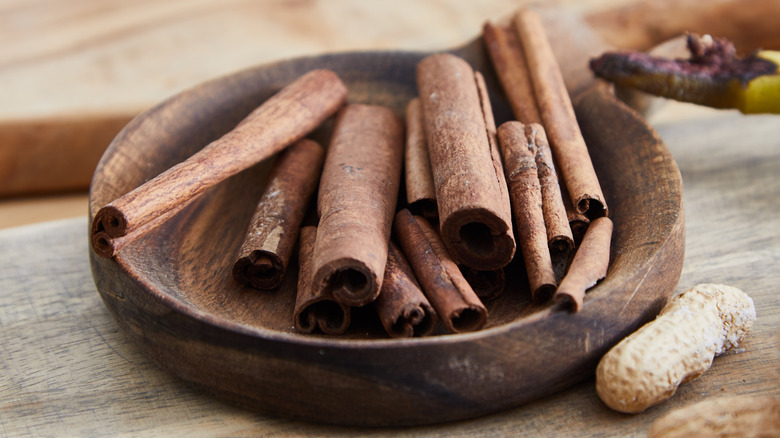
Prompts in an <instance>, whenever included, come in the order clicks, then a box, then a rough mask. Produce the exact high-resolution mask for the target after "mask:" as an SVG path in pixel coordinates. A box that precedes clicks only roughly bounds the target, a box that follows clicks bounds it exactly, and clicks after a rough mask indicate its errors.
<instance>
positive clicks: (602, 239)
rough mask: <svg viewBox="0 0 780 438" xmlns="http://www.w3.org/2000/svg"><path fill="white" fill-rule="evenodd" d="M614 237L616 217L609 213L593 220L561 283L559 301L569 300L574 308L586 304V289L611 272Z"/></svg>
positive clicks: (556, 296) (555, 298)
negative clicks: (610, 215) (613, 223)
mask: <svg viewBox="0 0 780 438" xmlns="http://www.w3.org/2000/svg"><path fill="white" fill-rule="evenodd" d="M611 241H612V221H611V220H610V219H609V218H608V217H606V216H605V217H600V218H596V219H594V220H593V221H591V223H590V225H589V226H588V230H587V231H586V232H585V236H584V237H583V238H582V243H580V246H579V248H577V252H576V253H574V258H573V259H572V261H571V265H570V266H569V271H568V272H567V273H566V276H565V277H563V280H561V284H560V285H558V290H557V291H556V292H555V296H554V300H555V301H556V302H559V303H568V305H569V306H570V308H571V310H572V311H574V312H578V311H579V310H580V309H581V308H582V303H583V301H584V299H585V291H586V290H587V289H589V288H591V287H593V286H594V285H595V284H596V283H597V282H598V281H599V280H601V279H602V278H604V277H606V276H607V269H608V268H609V251H610V242H611Z"/></svg>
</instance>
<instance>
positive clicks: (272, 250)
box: [233, 139, 325, 289]
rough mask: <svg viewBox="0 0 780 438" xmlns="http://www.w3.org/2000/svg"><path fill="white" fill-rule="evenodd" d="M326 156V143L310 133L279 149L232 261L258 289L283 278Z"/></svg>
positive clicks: (240, 278) (236, 271) (242, 277)
mask: <svg viewBox="0 0 780 438" xmlns="http://www.w3.org/2000/svg"><path fill="white" fill-rule="evenodd" d="M324 157H325V150H324V149H323V148H322V146H320V145H319V143H317V142H315V141H312V140H309V139H303V140H300V141H298V142H297V143H295V144H293V145H292V146H290V147H289V148H287V149H285V150H284V151H282V152H281V153H280V154H279V156H278V158H277V160H276V162H275V163H274V166H273V168H272V169H271V172H270V174H269V176H268V183H267V186H266V188H265V192H264V193H263V196H262V197H261V198H260V201H259V202H258V204H257V209H256V210H255V213H254V215H253V216H252V219H251V221H250V223H249V228H248V229H247V234H246V238H245V239H244V243H243V244H242V245H241V249H240V250H239V252H238V259H237V260H236V262H235V263H234V264H233V278H235V279H236V281H238V282H239V283H242V284H245V285H249V286H252V287H255V288H257V289H274V288H276V287H278V286H279V285H280V284H281V282H282V278H283V277H284V274H285V271H286V270H287V264H288V262H289V261H290V257H291V256H292V253H293V249H294V247H295V242H296V241H297V239H298V230H299V228H300V226H301V222H302V220H303V215H304V213H305V212H306V207H307V206H308V204H309V200H310V199H311V197H312V195H313V194H314V190H315V189H316V188H317V182H318V181H319V179H320V171H321V169H322V161H323V159H324Z"/></svg>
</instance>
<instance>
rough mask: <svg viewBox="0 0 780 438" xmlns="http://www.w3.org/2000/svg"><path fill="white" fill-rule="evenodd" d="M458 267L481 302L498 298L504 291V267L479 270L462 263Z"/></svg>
mask: <svg viewBox="0 0 780 438" xmlns="http://www.w3.org/2000/svg"><path fill="white" fill-rule="evenodd" d="M458 268H459V269H460V272H461V274H463V278H465V279H466V281H467V282H468V284H469V286H471V289H473V290H474V293H475V294H477V297H479V299H480V300H481V301H482V302H483V303H484V302H486V301H490V300H494V299H496V298H498V297H499V296H500V295H501V294H502V293H503V292H504V287H505V286H506V273H505V272H504V268H501V269H496V270H493V271H480V270H477V269H471V268H469V267H468V266H463V265H460V266H458Z"/></svg>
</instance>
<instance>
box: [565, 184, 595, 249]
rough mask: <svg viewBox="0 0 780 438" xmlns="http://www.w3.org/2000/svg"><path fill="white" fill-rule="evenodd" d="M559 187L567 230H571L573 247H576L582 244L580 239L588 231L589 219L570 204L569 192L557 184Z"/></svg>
mask: <svg viewBox="0 0 780 438" xmlns="http://www.w3.org/2000/svg"><path fill="white" fill-rule="evenodd" d="M559 187H560V188H561V198H562V199H563V206H564V208H565V209H566V218H567V219H568V220H569V228H571V235H572V238H573V239H574V246H575V247H576V246H577V245H579V244H580V242H582V237H583V236H585V232H586V231H587V230H588V225H590V218H588V216H586V215H585V213H580V212H579V211H577V209H576V208H574V206H573V205H572V204H571V197H569V192H568V191H567V190H566V185H565V184H559Z"/></svg>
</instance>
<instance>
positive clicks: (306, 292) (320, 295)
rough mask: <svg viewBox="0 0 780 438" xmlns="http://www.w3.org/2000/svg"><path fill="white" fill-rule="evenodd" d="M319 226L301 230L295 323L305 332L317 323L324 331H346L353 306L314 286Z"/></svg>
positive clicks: (330, 332) (316, 325)
mask: <svg viewBox="0 0 780 438" xmlns="http://www.w3.org/2000/svg"><path fill="white" fill-rule="evenodd" d="M316 237H317V227H315V226H304V227H303V228H301V230H300V232H299V239H298V240H299V253H298V284H297V293H296V297H295V307H294V309H293V325H294V326H295V329H296V330H298V331H300V332H303V333H312V332H314V331H315V330H316V329H317V328H318V327H319V329H320V330H321V331H322V332H323V333H325V334H330V335H337V334H342V333H344V332H345V331H346V330H347V328H348V327H349V323H350V320H351V314H350V309H349V307H347V306H344V305H343V304H340V303H338V302H336V301H335V300H333V297H332V295H330V294H328V293H326V291H323V290H320V289H314V288H312V255H313V251H314V243H315V240H316Z"/></svg>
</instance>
